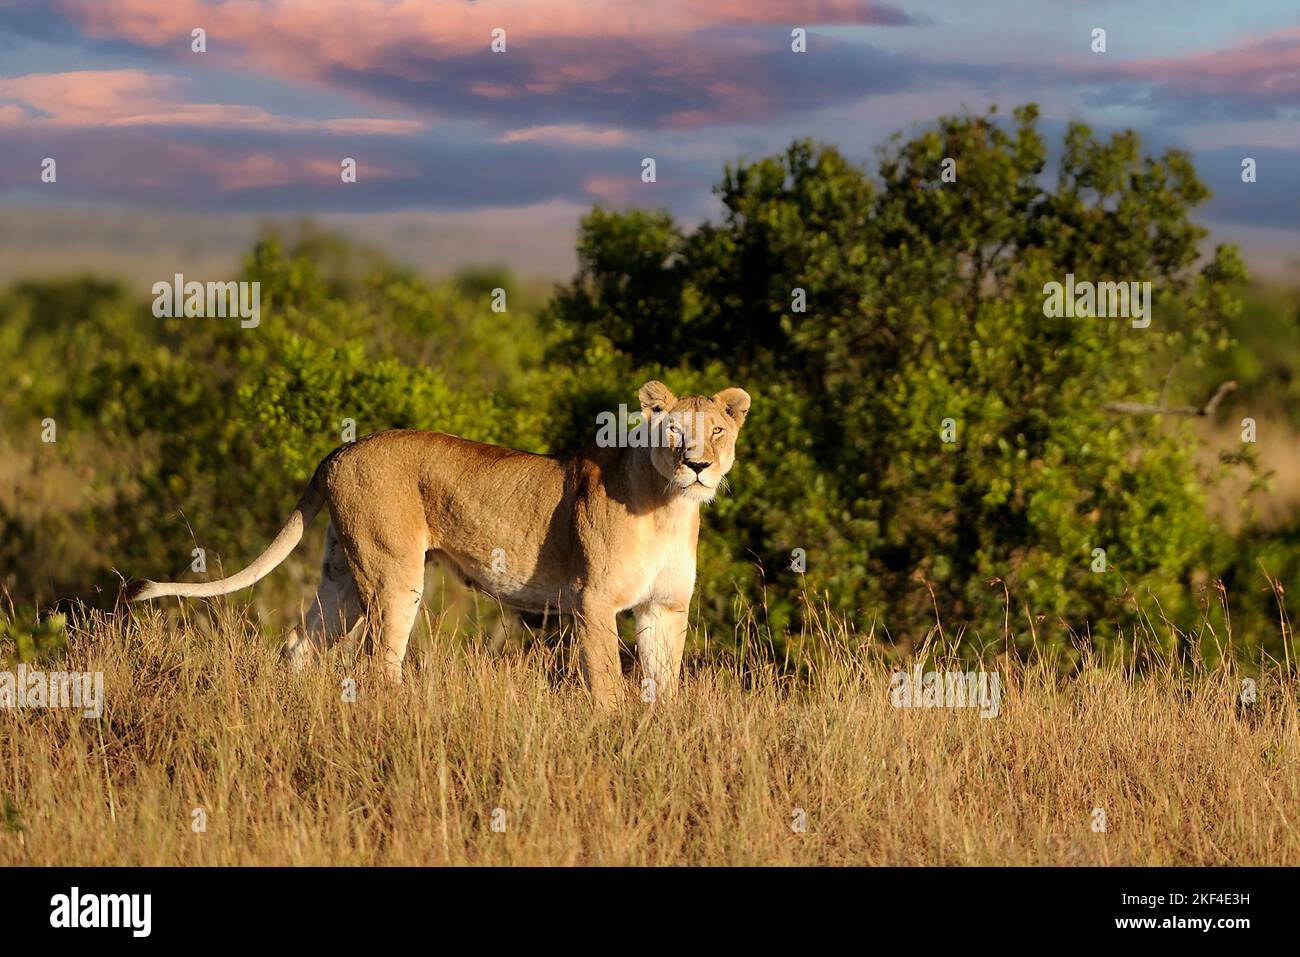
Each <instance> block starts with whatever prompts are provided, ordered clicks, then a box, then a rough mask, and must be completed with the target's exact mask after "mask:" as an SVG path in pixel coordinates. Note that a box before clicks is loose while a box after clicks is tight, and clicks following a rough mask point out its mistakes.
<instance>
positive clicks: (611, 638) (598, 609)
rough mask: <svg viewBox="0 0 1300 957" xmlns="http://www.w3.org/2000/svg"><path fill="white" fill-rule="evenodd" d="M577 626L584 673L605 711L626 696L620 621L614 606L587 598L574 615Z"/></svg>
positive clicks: (598, 705) (595, 700)
mask: <svg viewBox="0 0 1300 957" xmlns="http://www.w3.org/2000/svg"><path fill="white" fill-rule="evenodd" d="M574 630H575V631H576V633H577V638H578V647H579V649H580V650H581V653H582V676H583V678H584V679H585V680H586V682H587V688H588V689H589V690H590V691H591V697H592V700H593V701H594V702H595V704H596V707H598V708H600V709H601V710H602V711H613V710H614V709H616V708H617V707H618V705H619V704H620V703H621V702H622V700H623V669H622V668H621V667H620V666H619V663H618V624H617V620H616V618H615V613H614V609H613V607H612V606H609V605H605V604H601V603H598V602H593V601H584V602H583V603H582V607H581V609H580V610H579V611H578V612H577V614H575V615H574Z"/></svg>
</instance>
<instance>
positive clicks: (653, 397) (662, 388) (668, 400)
mask: <svg viewBox="0 0 1300 957" xmlns="http://www.w3.org/2000/svg"><path fill="white" fill-rule="evenodd" d="M637 399H638V400H640V402H641V413H642V414H643V415H645V416H650V415H654V414H657V413H659V412H663V411H665V410H666V409H671V408H672V405H673V403H674V402H676V401H677V397H676V396H674V395H673V394H672V393H671V392H669V391H668V386H666V385H664V384H663V383H662V382H660V381H659V380H658V379H651V380H650V381H649V382H647V383H646V384H645V385H643V386H641V390H640V391H639V392H638V393H637Z"/></svg>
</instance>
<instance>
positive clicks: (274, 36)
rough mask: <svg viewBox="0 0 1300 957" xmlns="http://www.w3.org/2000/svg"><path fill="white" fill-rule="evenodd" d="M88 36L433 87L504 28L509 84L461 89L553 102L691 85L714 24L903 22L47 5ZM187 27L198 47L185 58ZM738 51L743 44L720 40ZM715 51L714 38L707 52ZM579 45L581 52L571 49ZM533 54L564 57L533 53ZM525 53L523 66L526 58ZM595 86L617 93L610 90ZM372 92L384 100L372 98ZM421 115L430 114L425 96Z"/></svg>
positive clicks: (854, 6) (552, 6) (828, 14)
mask: <svg viewBox="0 0 1300 957" xmlns="http://www.w3.org/2000/svg"><path fill="white" fill-rule="evenodd" d="M53 2H54V3H55V4H56V5H57V6H58V7H59V8H60V9H61V10H62V11H63V12H64V13H65V14H67V15H68V16H69V17H71V18H72V19H73V20H74V21H75V22H76V23H78V24H79V25H80V27H81V28H82V30H83V31H84V32H85V33H86V34H87V35H88V36H91V37H95V38H100V39H114V40H125V41H127V42H130V43H135V44H140V45H143V46H147V47H152V48H155V49H158V50H160V51H169V52H170V54H171V55H172V56H173V57H175V58H178V59H179V58H191V57H195V56H207V57H213V58H219V59H220V61H221V62H222V63H223V64H229V63H230V62H231V61H232V60H234V61H237V62H240V63H242V64H244V65H245V66H250V67H252V68H254V69H259V70H262V71H264V72H267V73H270V74H272V75H276V76H281V77H284V78H288V79H293V80H298V81H311V82H316V83H319V84H323V85H333V84H345V83H346V82H347V81H346V80H345V79H343V77H345V76H346V75H347V74H349V73H355V74H369V75H377V76H382V77H389V78H397V79H401V80H405V81H407V82H408V83H424V82H436V81H438V80H440V79H442V74H441V72H440V69H439V66H438V63H439V61H443V62H445V61H448V60H455V59H460V58H467V57H471V56H475V55H477V54H480V53H483V54H487V51H488V49H489V44H490V42H491V40H492V35H493V31H494V30H496V29H497V28H501V29H504V30H505V31H506V40H507V50H506V53H504V54H499V55H500V56H502V57H510V56H512V55H514V56H518V57H520V59H517V60H514V61H507V60H503V61H502V62H511V63H512V68H513V69H514V70H516V71H519V73H520V75H519V78H518V79H517V80H515V81H509V80H502V79H500V78H499V76H498V77H497V78H493V76H492V74H491V72H490V70H491V67H490V66H488V67H486V68H485V70H486V71H489V72H486V73H485V75H484V76H483V77H482V78H481V79H479V78H473V79H467V80H466V81H465V89H466V91H467V92H468V93H469V94H470V95H471V96H474V97H478V98H486V99H491V100H504V99H512V98H519V97H524V96H553V95H559V94H563V93H566V92H570V91H575V90H582V91H583V92H586V88H588V87H591V86H596V85H600V84H609V83H612V82H613V81H612V78H615V77H618V76H620V75H621V73H622V71H624V70H625V69H626V68H627V67H628V64H629V61H633V62H635V61H641V62H643V63H644V64H645V66H646V70H647V73H648V74H649V75H651V76H655V77H659V78H662V79H668V78H677V79H679V80H681V81H682V84H683V85H684V86H685V88H687V89H689V88H690V87H691V86H692V85H693V84H694V83H695V82H697V81H698V82H701V83H703V82H705V81H706V80H707V79H708V77H709V76H710V71H712V70H715V69H716V68H717V65H718V64H717V58H716V56H714V55H711V53H715V52H716V51H711V50H709V49H705V50H701V51H694V52H692V51H691V50H690V49H689V47H690V44H689V43H687V42H685V40H684V38H685V37H687V36H689V35H690V34H694V33H698V32H700V31H705V30H709V29H712V28H716V27H719V26H731V27H785V28H793V27H795V26H802V27H812V26H816V25H825V24H847V25H864V24H888V25H895V24H901V23H906V22H909V21H908V18H907V16H906V15H905V14H903V13H902V12H901V11H900V10H899V9H898V8H896V7H894V6H892V5H889V4H887V3H883V2H873V0H713V2H710V3H702V2H699V0H656V2H655V3H653V4H636V3H629V2H627V0H494V2H492V3H477V4H475V3H464V2H458V3H450V2H441V3H435V2H430V0H277V2H274V3H266V2H255V0H222V2H217V0H115V2H113V3H111V4H105V3H103V2H102V0H53ZM195 27H202V28H203V29H204V30H205V31H206V32H207V47H208V52H207V53H204V54H195V53H192V52H191V51H190V33H191V30H193V29H194V28H195ZM728 43H729V44H731V46H732V47H735V46H736V45H738V44H739V45H740V46H744V42H743V40H742V39H741V38H739V37H736V38H734V39H732V40H730V41H728ZM708 46H709V47H712V46H713V44H712V43H710V44H708ZM584 47H585V48H586V49H587V51H588V54H589V55H582V54H581V53H579V54H578V55H571V54H572V52H573V51H574V50H575V49H579V50H580V49H581V48H584ZM543 48H548V49H552V50H554V49H560V50H562V51H566V52H564V53H562V54H559V55H555V56H550V55H548V56H541V55H540V51H542V50H543ZM530 54H531V56H532V59H529V57H530ZM604 92H613V93H622V92H627V91H626V90H623V89H620V88H619V86H618V84H617V83H613V85H612V87H607V89H606V90H605V91H604ZM381 95H382V94H381ZM426 108H427V109H429V110H435V109H436V108H437V104H436V102H434V103H431V104H429V105H428V106H427V107H426Z"/></svg>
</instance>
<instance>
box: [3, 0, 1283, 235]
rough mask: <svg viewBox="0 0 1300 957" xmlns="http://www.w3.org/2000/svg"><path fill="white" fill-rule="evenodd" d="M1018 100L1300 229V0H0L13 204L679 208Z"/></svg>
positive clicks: (251, 208)
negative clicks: (1244, 173) (802, 143)
mask: <svg viewBox="0 0 1300 957" xmlns="http://www.w3.org/2000/svg"><path fill="white" fill-rule="evenodd" d="M195 27H202V28H204V29H205V30H206V31H207V51H206V52H204V53H195V52H193V51H192V50H191V31H192V30H193V29H194V28H195ZM498 27H499V28H502V29H504V30H505V31H506V51H505V52H504V53H493V52H492V51H491V50H489V42H490V40H491V32H492V30H493V29H495V28H498ZM793 27H803V28H805V29H807V30H808V33H809V40H808V52H807V53H805V54H794V53H792V52H791V51H790V30H791V29H792V28H793ZM1095 27H1100V28H1103V29H1105V30H1106V40H1107V51H1106V52H1105V53H1104V54H1098V53H1094V52H1093V51H1092V50H1091V49H1090V45H1091V42H1092V41H1091V31H1092V30H1093V28H1095ZM1028 101H1034V102H1037V103H1038V104H1039V105H1040V107H1041V110H1042V116H1043V120H1042V127H1043V130H1044V132H1045V133H1046V134H1047V135H1048V137H1049V139H1054V140H1058V141H1059V135H1060V132H1061V130H1062V129H1063V128H1064V125H1065V124H1066V123H1067V122H1069V121H1071V120H1083V121H1086V122H1088V123H1090V124H1091V125H1092V126H1093V127H1094V128H1096V129H1097V130H1099V131H1100V132H1107V131H1109V130H1112V129H1119V128H1123V127H1132V128H1134V129H1136V130H1137V131H1138V132H1139V133H1141V134H1142V136H1143V139H1144V142H1145V143H1146V144H1147V145H1148V147H1149V148H1150V149H1152V150H1163V149H1165V148H1169V147H1179V148H1185V149H1188V150H1189V151H1190V152H1191V153H1192V155H1193V157H1194V159H1195V161H1196V164H1197V168H1198V170H1199V171H1200V173H1201V176H1202V178H1203V179H1205V181H1206V182H1207V183H1208V184H1209V185H1210V187H1211V189H1212V190H1213V191H1214V197H1213V199H1212V200H1211V201H1210V202H1209V203H1208V204H1207V205H1206V206H1205V207H1203V208H1202V210H1201V211H1200V213H1199V218H1200V219H1201V220H1202V221H1204V222H1205V223H1206V224H1207V225H1209V226H1210V227H1211V228H1212V229H1215V230H1216V232H1222V234H1223V235H1224V236H1226V237H1227V238H1231V239H1235V240H1238V241H1241V242H1243V243H1244V245H1246V246H1247V248H1248V250H1249V248H1250V247H1251V246H1252V245H1254V246H1258V247H1263V246H1272V247H1277V246H1278V245H1279V244H1282V245H1286V244H1288V243H1290V244H1292V245H1293V247H1296V248H1297V253H1298V254H1300V244H1297V243H1296V239H1297V238H1298V237H1300V5H1297V4H1296V3H1295V2H1294V0H1292V2H1287V3H1284V2H1277V0H1254V2H1247V3H1241V4H1224V3H1222V2H1203V0H1191V2H1155V0H1147V2H1140V0H1128V2H1118V0H1116V2H1112V0H1097V2H1091V3H1088V2H1065V0H1038V2H1032V0H1003V2H992V3H979V4H976V3H968V2H965V0H896V2H891V3H865V2H859V0H712V2H708V3H704V2H684V0H657V2H656V3H653V4H641V5H637V4H633V3H631V2H627V0H623V2H613V0H548V2H545V3H543V2H540V0H478V2H474V3H470V2H460V0H458V2H443V0H432V2H423V0H422V2H414V0H346V2H345V0H278V2H276V0H268V2H250V0H228V2H227V0H49V2H40V3H37V2H31V0H0V144H2V145H0V154H3V155H4V157H5V161H4V162H3V163H0V202H3V203H4V204H5V205H7V206H20V205H26V206H30V205H33V204H48V203H58V204H102V205H109V206H114V207H118V208H128V209H141V210H149V211H159V210H165V211H191V212H205V211H206V212H223V213H224V212H250V213H253V212H256V213H282V214H304V213H306V214H317V215H329V214H344V213H347V214H381V213H383V214H393V213H409V212H418V211H427V212H452V211H454V212H455V213H457V214H458V215H462V216H463V215H470V216H473V215H476V214H478V213H482V214H484V215H487V214H489V213H491V215H493V216H495V217H497V219H498V220H499V219H500V217H501V214H502V211H508V210H517V211H518V216H519V218H520V221H521V222H522V221H524V220H525V219H526V218H527V217H529V216H530V215H534V214H535V210H537V209H539V208H549V209H554V208H555V207H556V206H557V205H558V206H563V207H566V208H573V209H575V210H580V209H582V208H585V207H587V206H590V205H591V204H593V203H597V202H601V203H607V204H613V205H626V204H635V205H646V206H664V207H668V208H670V209H672V210H673V211H674V212H675V213H677V214H678V215H679V216H681V217H683V218H686V219H688V220H690V219H699V218H702V217H706V216H709V215H712V214H714V213H716V208H715V206H714V202H715V201H714V200H713V198H712V196H711V193H710V187H711V185H712V184H713V183H714V182H716V181H717V179H718V176H719V173H720V172H721V169H722V166H723V164H724V163H726V162H728V161H734V160H735V159H737V158H738V157H740V156H747V157H751V158H752V157H755V156H758V155H763V154H766V153H771V152H775V151H777V150H780V149H781V148H782V147H784V146H785V145H786V144H787V143H788V142H789V141H790V140H791V139H793V138H795V137H799V136H809V135H811V136H814V137H816V138H819V139H823V140H827V141H829V142H833V143H835V144H837V145H839V146H840V147H841V148H842V149H844V150H845V151H846V152H847V153H848V154H849V155H850V156H852V157H854V158H856V159H858V160H860V161H862V162H863V163H864V164H867V165H870V163H871V159H872V156H873V153H874V150H875V149H876V147H877V146H878V145H879V144H880V143H881V142H882V141H883V140H884V139H885V137H887V136H888V135H889V134H890V133H892V132H894V131H896V130H903V131H907V130H910V129H912V128H913V127H914V126H916V125H918V124H924V123H926V122H928V121H930V120H933V119H934V118H935V117H937V116H939V115H941V114H943V113H951V112H954V111H959V110H961V109H970V110H973V111H980V112H982V111H983V110H985V109H987V108H988V106H989V105H990V104H992V103H997V104H998V105H999V106H1000V107H1001V108H1002V109H1003V110H1004V111H1007V112H1009V111H1010V108H1011V107H1013V106H1015V105H1017V104H1019V103H1024V102H1028ZM46 156H53V157H56V158H57V159H58V162H59V180H58V183H57V184H42V183H41V182H40V181H39V165H40V161H41V159H42V158H43V157H46ZM344 156H351V157H355V158H356V159H357V161H358V167H359V180H358V182H357V183H355V184H343V183H342V182H341V181H340V179H339V176H338V169H339V161H340V159H341V158H342V157H344ZM645 156H653V157H655V158H656V161H657V163H658V174H659V175H658V182H657V183H654V184H644V183H642V182H641V180H640V176H639V174H640V162H641V159H642V158H643V157H645ZM1244 156H1252V157H1254V158H1255V159H1256V160H1257V161H1258V162H1259V180H1258V182H1257V183H1255V184H1251V185H1247V184H1243V183H1241V181H1240V175H1239V171H1240V162H1241V158H1242V157H1244Z"/></svg>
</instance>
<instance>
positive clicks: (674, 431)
mask: <svg viewBox="0 0 1300 957" xmlns="http://www.w3.org/2000/svg"><path fill="white" fill-rule="evenodd" d="M668 431H669V432H671V433H672V434H673V435H681V434H682V430H681V429H679V428H677V426H675V425H670V426H668Z"/></svg>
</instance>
